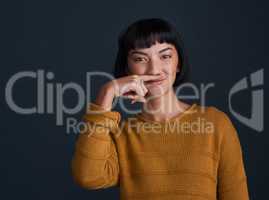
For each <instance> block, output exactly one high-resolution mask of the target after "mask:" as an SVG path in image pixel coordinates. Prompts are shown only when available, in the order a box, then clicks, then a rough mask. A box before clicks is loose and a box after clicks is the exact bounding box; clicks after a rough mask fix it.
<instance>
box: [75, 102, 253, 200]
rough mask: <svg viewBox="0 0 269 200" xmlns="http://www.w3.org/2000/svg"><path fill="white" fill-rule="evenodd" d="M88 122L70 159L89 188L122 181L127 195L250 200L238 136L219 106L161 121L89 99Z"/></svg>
mask: <svg viewBox="0 0 269 200" xmlns="http://www.w3.org/2000/svg"><path fill="white" fill-rule="evenodd" d="M95 111H99V112H95ZM100 111H101V112H100ZM83 121H84V122H85V124H86V125H87V126H85V127H86V128H85V127H84V130H81V132H80V134H79V135H78V138H77V140H76V144H75V151H74V155H73V157H72V162H71V169H72V170H71V171H72V177H73V180H74V182H75V183H76V184H78V185H79V186H81V187H83V188H86V189H101V188H108V187H111V186H119V187H120V199H121V200H140V199H141V200H142V199H145V200H178V199H180V200H205V199H208V200H248V199H249V194H248V187H247V176H246V173H245V169H244V162H243V154H242V152H243V151H242V149H241V145H240V141H239V137H238V133H237V131H236V129H235V127H234V125H233V123H232V122H231V120H230V118H229V117H228V115H227V114H226V113H225V112H224V111H221V110H220V109H218V108H216V107H215V106H202V105H199V104H197V103H193V104H192V105H191V106H190V107H189V108H188V109H187V110H185V111H183V112H181V113H180V114H178V115H176V116H174V117H172V118H170V119H169V120H166V121H159V122H158V121H153V120H149V119H147V118H145V117H143V115H142V114H141V113H136V114H133V115H131V117H128V118H127V119H124V120H123V119H122V117H121V114H120V113H119V112H118V111H114V110H111V111H105V110H103V109H102V107H100V106H99V105H97V104H95V103H92V102H90V103H89V105H88V107H87V112H86V113H85V114H84V115H83Z"/></svg>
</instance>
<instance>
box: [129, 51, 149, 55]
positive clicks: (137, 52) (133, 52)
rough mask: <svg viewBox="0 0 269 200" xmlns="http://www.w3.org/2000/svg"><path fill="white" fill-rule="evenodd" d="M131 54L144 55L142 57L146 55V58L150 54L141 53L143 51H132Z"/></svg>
mask: <svg viewBox="0 0 269 200" xmlns="http://www.w3.org/2000/svg"><path fill="white" fill-rule="evenodd" d="M130 54H131V55H133V54H142V55H145V56H147V55H148V54H146V53H144V52H141V51H132V52H131V53H130Z"/></svg>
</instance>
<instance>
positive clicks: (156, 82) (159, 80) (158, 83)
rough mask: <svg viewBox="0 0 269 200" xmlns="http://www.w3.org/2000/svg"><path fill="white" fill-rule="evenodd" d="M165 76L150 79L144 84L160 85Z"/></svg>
mask: <svg viewBox="0 0 269 200" xmlns="http://www.w3.org/2000/svg"><path fill="white" fill-rule="evenodd" d="M165 79H166V78H163V79H158V80H154V81H153V80H151V81H147V82H146V84H147V85H160V84H162V83H163V82H164V80H165Z"/></svg>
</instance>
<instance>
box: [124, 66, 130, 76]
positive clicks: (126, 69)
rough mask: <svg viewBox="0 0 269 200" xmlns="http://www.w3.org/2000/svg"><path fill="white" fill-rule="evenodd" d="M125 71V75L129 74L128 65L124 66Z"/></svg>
mask: <svg viewBox="0 0 269 200" xmlns="http://www.w3.org/2000/svg"><path fill="white" fill-rule="evenodd" d="M125 73H126V75H127V76H128V75H131V73H130V70H129V67H128V65H127V66H126V67H125Z"/></svg>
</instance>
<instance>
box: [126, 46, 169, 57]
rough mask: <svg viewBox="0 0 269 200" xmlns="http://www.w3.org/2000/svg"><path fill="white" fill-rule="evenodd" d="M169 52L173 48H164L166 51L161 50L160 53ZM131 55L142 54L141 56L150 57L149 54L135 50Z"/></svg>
mask: <svg viewBox="0 0 269 200" xmlns="http://www.w3.org/2000/svg"><path fill="white" fill-rule="evenodd" d="M167 50H172V48H171V47H167V48H164V49H162V50H160V51H159V53H162V52H164V51H167ZM130 54H131V55H133V54H141V55H145V56H147V55H148V54H147V53H144V52H142V51H135V50H133V51H131V53H130Z"/></svg>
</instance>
